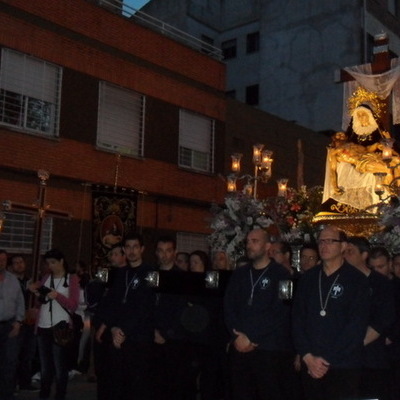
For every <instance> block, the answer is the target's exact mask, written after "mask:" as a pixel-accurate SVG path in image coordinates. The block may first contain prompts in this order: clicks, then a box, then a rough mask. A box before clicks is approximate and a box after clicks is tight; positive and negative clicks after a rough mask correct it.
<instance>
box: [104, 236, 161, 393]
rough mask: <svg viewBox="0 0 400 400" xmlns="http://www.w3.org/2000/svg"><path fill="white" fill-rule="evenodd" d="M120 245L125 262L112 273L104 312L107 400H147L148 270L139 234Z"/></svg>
mask: <svg viewBox="0 0 400 400" xmlns="http://www.w3.org/2000/svg"><path fill="white" fill-rule="evenodd" d="M123 248H124V252H125V255H126V260H127V263H128V265H127V266H126V267H122V268H121V269H120V270H119V272H118V274H117V275H116V277H115V281H114V284H113V286H112V288H110V291H109V295H108V297H107V302H108V304H107V309H106V310H105V313H104V314H105V315H104V323H105V325H106V326H107V327H109V328H110V329H111V335H112V344H113V353H112V354H111V358H112V371H111V381H112V385H113V390H112V393H111V396H110V399H111V400H130V399H135V400H148V399H152V398H153V397H154V396H153V394H152V390H153V383H152V380H151V367H152V364H153V351H154V348H153V346H154V343H153V341H154V329H155V323H154V307H155V293H154V291H153V290H152V289H151V288H150V287H149V286H148V285H147V282H146V277H147V276H148V273H149V272H150V271H152V269H151V268H149V267H148V266H147V265H145V264H144V263H143V260H142V254H143V251H144V245H143V239H142V237H141V236H140V235H137V234H129V235H127V236H126V238H125V239H124V242H123Z"/></svg>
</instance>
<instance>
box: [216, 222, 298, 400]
mask: <svg viewBox="0 0 400 400" xmlns="http://www.w3.org/2000/svg"><path fill="white" fill-rule="evenodd" d="M270 246H271V243H270V240H269V236H268V234H267V232H265V231H264V230H262V229H255V230H253V231H251V232H249V234H248V236H247V242H246V249H247V257H248V258H249V260H250V261H251V262H250V263H249V264H248V265H246V266H243V267H240V268H239V269H237V270H235V271H234V273H233V275H232V277H231V279H230V281H229V284H228V287H227V290H226V293H225V299H224V302H225V304H224V306H225V307H224V310H225V322H226V325H227V328H228V331H229V333H230V335H231V345H230V354H229V364H230V370H231V386H232V398H233V399H234V400H247V399H249V400H250V399H263V400H264V399H265V400H272V399H273V400H280V399H289V398H290V397H289V396H290V395H289V394H288V393H287V392H286V391H287V390H288V389H289V388H288V384H289V382H290V379H289V378H288V373H289V370H290V368H291V361H293V358H294V354H293V351H292V346H291V339H290V305H289V304H288V303H287V302H285V301H284V300H283V299H281V298H280V296H279V284H280V282H283V281H286V282H287V280H289V279H290V273H289V272H288V271H287V270H286V269H285V268H284V267H283V266H282V265H280V264H278V263H276V262H275V261H274V260H273V259H271V258H269V256H268V251H269V249H270Z"/></svg>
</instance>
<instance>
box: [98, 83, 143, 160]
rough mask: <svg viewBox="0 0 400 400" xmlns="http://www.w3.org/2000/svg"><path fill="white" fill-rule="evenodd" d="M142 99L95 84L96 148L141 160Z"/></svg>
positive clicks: (117, 87) (114, 87)
mask: <svg viewBox="0 0 400 400" xmlns="http://www.w3.org/2000/svg"><path fill="white" fill-rule="evenodd" d="M145 105H146V97H145V96H144V95H142V94H140V93H137V92H135V91H133V90H129V89H126V88H122V87H120V86H117V85H113V84H111V83H109V82H104V81H103V82H100V83H99V107H98V119H97V146H98V147H99V148H101V149H105V150H109V151H113V152H116V153H120V154H124V155H130V156H135V157H143V148H144V116H145Z"/></svg>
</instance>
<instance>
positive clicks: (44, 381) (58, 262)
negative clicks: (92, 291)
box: [30, 249, 79, 400]
mask: <svg viewBox="0 0 400 400" xmlns="http://www.w3.org/2000/svg"><path fill="white" fill-rule="evenodd" d="M44 260H45V262H46V264H47V267H48V273H47V274H46V275H45V276H44V277H43V278H42V280H41V281H40V282H36V283H34V284H32V285H31V286H30V290H31V291H32V292H33V293H35V295H37V297H38V300H39V303H41V305H40V308H39V313H38V318H37V322H36V325H37V330H36V333H37V337H38V349H39V357H40V368H41V387H40V394H39V398H40V399H41V400H45V399H48V398H50V390H51V386H52V383H53V380H54V378H55V382H56V392H55V396H54V399H55V400H64V399H65V395H66V391H67V383H68V351H69V349H68V346H61V345H59V344H56V342H55V340H54V326H55V325H57V324H58V323H59V322H61V321H66V322H67V323H69V324H71V317H70V315H72V314H73V313H74V312H75V310H76V308H77V307H78V302H79V280H78V277H77V276H76V275H75V274H74V275H71V274H69V273H68V268H67V263H66V261H65V257H64V255H63V254H62V253H61V251H59V250H57V249H52V250H49V251H48V252H47V253H46V254H45V255H44Z"/></svg>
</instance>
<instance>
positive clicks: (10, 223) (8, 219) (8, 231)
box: [0, 211, 53, 254]
mask: <svg viewBox="0 0 400 400" xmlns="http://www.w3.org/2000/svg"><path fill="white" fill-rule="evenodd" d="M3 214H4V215H5V219H4V222H3V230H2V232H1V233H0V249H2V250H5V251H7V253H12V254H32V249H33V242H34V232H35V216H34V215H33V214H24V213H17V212H9V211H6V212H4V213H3ZM52 242H53V218H50V217H48V218H45V219H44V220H43V225H42V243H41V249H40V252H41V254H44V253H45V252H46V251H47V250H49V249H50V248H51V247H52Z"/></svg>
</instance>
